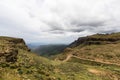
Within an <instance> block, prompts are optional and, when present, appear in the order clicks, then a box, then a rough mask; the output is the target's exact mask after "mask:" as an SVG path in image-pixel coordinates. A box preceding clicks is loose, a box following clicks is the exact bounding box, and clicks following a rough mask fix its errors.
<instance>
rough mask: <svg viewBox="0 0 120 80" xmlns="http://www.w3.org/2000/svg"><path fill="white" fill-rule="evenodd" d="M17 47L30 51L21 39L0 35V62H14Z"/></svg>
mask: <svg viewBox="0 0 120 80" xmlns="http://www.w3.org/2000/svg"><path fill="white" fill-rule="evenodd" d="M19 49H23V50H26V51H30V49H28V47H27V46H26V44H25V42H24V40H23V39H20V38H11V37H0V63H2V62H16V61H17V54H18V50H19Z"/></svg>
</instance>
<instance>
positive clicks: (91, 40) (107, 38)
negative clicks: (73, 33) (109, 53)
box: [69, 33, 120, 48]
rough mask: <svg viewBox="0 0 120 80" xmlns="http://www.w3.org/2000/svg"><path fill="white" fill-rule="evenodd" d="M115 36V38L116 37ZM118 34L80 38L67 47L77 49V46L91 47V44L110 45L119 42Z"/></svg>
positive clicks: (119, 34)
mask: <svg viewBox="0 0 120 80" xmlns="http://www.w3.org/2000/svg"><path fill="white" fill-rule="evenodd" d="M116 35H117V36H116ZM119 36H120V33H112V34H95V35H92V36H86V37H80V38H78V40H76V41H74V42H73V43H71V44H70V45H69V47H71V48H72V47H77V46H79V45H82V44H83V45H91V44H96V45H100V44H111V43H116V42H117V41H120V37H119Z"/></svg>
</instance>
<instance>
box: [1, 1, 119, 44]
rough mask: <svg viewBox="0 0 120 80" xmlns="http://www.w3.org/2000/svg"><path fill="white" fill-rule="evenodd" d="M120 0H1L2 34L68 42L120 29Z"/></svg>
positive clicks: (27, 39)
mask: <svg viewBox="0 0 120 80" xmlns="http://www.w3.org/2000/svg"><path fill="white" fill-rule="evenodd" d="M119 4H120V1H119V0H0V32H1V33H0V35H7V36H13V37H23V38H24V39H25V40H26V41H28V42H44V43H45V42H46V43H54V42H55V43H62V42H63V43H67V42H71V41H73V40H74V39H76V38H77V37H80V36H86V35H91V34H94V33H108V32H118V31H120V27H119V26H120V5H119Z"/></svg>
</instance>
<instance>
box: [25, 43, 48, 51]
mask: <svg viewBox="0 0 120 80" xmlns="http://www.w3.org/2000/svg"><path fill="white" fill-rule="evenodd" d="M41 45H46V43H27V46H28V47H29V48H30V49H31V50H34V49H36V48H38V47H39V46H41Z"/></svg>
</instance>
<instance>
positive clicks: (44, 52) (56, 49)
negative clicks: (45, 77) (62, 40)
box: [33, 44, 67, 56]
mask: <svg viewBox="0 0 120 80" xmlns="http://www.w3.org/2000/svg"><path fill="white" fill-rule="evenodd" d="M66 47H67V45H65V44H52V45H50V44H49V45H41V46H39V47H37V48H36V49H34V50H33V52H35V53H38V54H40V55H41V56H51V55H56V54H59V53H61V52H62V51H63V50H64V49H65V48H66Z"/></svg>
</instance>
